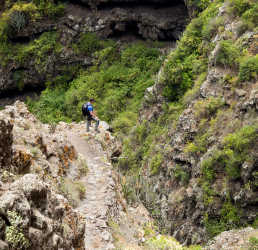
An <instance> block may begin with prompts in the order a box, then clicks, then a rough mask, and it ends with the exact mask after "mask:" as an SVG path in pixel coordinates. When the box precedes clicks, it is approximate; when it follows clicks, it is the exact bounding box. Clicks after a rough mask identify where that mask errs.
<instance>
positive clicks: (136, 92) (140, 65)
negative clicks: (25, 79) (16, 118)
mask: <svg viewBox="0 0 258 250" xmlns="http://www.w3.org/2000/svg"><path fill="white" fill-rule="evenodd" d="M86 35H87V34H86ZM90 38H92V36H91V37H90ZM94 39H96V37H95V38H94ZM94 41H95V40H94ZM94 43H95V42H94ZM99 44H102V45H101V46H102V50H100V51H98V52H96V54H95V55H96V56H97V59H96V63H95V64H96V65H95V66H93V67H91V68H90V69H89V70H86V71H84V72H80V71H78V70H77V74H78V75H77V76H78V77H77V78H76V79H75V80H74V81H72V82H71V83H70V84H69V85H68V81H69V78H68V76H69V74H67V75H63V76H62V77H59V78H57V79H55V80H54V82H52V83H48V84H47V86H48V87H47V89H46V90H45V91H43V92H42V94H41V96H40V98H39V99H38V100H37V101H36V102H35V101H32V100H31V99H29V100H28V105H29V107H30V110H31V111H32V112H33V113H34V114H36V116H37V117H38V118H39V119H40V120H41V121H42V122H45V123H47V122H48V123H49V122H58V121H60V120H63V121H66V122H70V121H81V120H82V119H83V116H82V113H81V106H82V105H83V104H84V103H85V102H87V101H88V100H89V99H90V98H91V97H92V96H94V98H95V99H96V102H95V105H94V108H96V109H97V112H98V116H99V117H100V119H103V120H106V121H107V122H112V123H113V126H114V128H115V129H117V130H118V129H119V130H120V131H122V132H123V133H125V134H127V133H128V132H129V130H130V128H132V127H133V126H134V125H135V124H136V118H137V112H135V111H136V110H138V109H139V108H140V106H141V100H142V97H143V95H144V91H145V89H146V88H147V87H150V86H152V85H153V84H154V79H153V78H152V77H153V75H154V74H155V73H157V72H158V70H159V68H160V66H161V63H162V60H161V58H162V57H161V58H160V55H161V53H160V52H159V51H158V50H157V49H155V48H151V47H146V46H145V45H144V44H137V45H125V46H124V48H123V50H122V51H121V52H119V51H118V47H117V45H116V44H115V43H113V42H111V41H107V42H105V43H101V42H100V41H99ZM95 49H96V48H95ZM95 49H94V50H95ZM110 51H112V53H110ZM99 61H101V62H102V63H101V64H99ZM71 70H72V69H70V71H71ZM70 75H71V74H70ZM70 79H71V78H70Z"/></svg>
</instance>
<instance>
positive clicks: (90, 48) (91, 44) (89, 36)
mask: <svg viewBox="0 0 258 250" xmlns="http://www.w3.org/2000/svg"><path fill="white" fill-rule="evenodd" d="M100 48H101V42H100V40H99V39H98V37H97V36H96V35H95V34H93V33H91V32H87V33H85V34H81V37H80V43H79V49H80V51H81V52H82V53H84V54H85V55H88V56H90V55H91V54H92V53H93V52H95V51H97V50H100Z"/></svg>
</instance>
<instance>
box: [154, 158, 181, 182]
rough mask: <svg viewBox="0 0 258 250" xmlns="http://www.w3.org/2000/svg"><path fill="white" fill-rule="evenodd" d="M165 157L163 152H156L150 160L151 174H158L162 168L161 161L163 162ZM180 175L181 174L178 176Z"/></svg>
mask: <svg viewBox="0 0 258 250" xmlns="http://www.w3.org/2000/svg"><path fill="white" fill-rule="evenodd" d="M163 160H164V157H163V155H162V154H161V153H158V154H156V155H155V156H154V157H153V158H152V159H151V162H150V172H151V174H158V173H159V172H160V170H161V163H162V162H163ZM178 177H179V176H178Z"/></svg>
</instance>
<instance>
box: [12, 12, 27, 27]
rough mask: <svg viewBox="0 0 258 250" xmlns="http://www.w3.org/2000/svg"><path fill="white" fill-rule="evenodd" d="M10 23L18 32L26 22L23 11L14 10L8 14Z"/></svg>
mask: <svg viewBox="0 0 258 250" xmlns="http://www.w3.org/2000/svg"><path fill="white" fill-rule="evenodd" d="M10 19H11V25H12V27H13V28H14V29H15V30H16V31H17V32H20V31H21V30H22V29H23V28H24V27H25V24H26V21H25V15H24V13H23V12H19V11H14V12H13V13H12V15H11V16H10Z"/></svg>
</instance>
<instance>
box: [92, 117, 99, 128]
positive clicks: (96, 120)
mask: <svg viewBox="0 0 258 250" xmlns="http://www.w3.org/2000/svg"><path fill="white" fill-rule="evenodd" d="M91 119H92V120H93V121H95V122H96V123H95V130H98V128H99V119H96V118H95V117H91Z"/></svg>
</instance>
